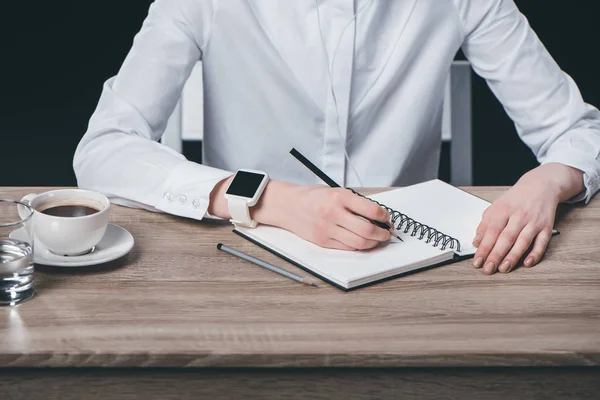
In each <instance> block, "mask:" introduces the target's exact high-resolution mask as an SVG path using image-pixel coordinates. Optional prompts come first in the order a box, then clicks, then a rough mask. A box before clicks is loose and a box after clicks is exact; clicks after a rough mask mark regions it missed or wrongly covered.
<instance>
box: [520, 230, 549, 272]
mask: <svg viewBox="0 0 600 400" xmlns="http://www.w3.org/2000/svg"><path fill="white" fill-rule="evenodd" d="M551 237H552V229H551V228H546V229H544V230H543V231H541V232H540V233H539V234H538V235H537V236H536V238H535V241H534V242H533V249H531V251H530V252H529V254H528V255H527V258H526V259H525V266H526V267H533V266H534V265H535V264H537V263H538V262H540V260H541V259H542V256H543V255H544V253H545V252H546V248H547V247H548V243H550V238H551Z"/></svg>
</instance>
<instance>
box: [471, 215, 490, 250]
mask: <svg viewBox="0 0 600 400" xmlns="http://www.w3.org/2000/svg"><path fill="white" fill-rule="evenodd" d="M487 225H488V219H487V218H485V217H482V218H481V222H480V223H479V225H478V226H477V229H476V230H475V238H473V247H479V245H480V244H481V241H482V240H483V235H484V233H485V231H486V229H487Z"/></svg>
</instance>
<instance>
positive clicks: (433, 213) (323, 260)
mask: <svg viewBox="0 0 600 400" xmlns="http://www.w3.org/2000/svg"><path fill="white" fill-rule="evenodd" d="M369 198H370V199H372V200H375V201H377V202H379V203H381V204H382V205H384V206H387V207H388V208H389V209H388V211H390V213H391V216H392V221H394V226H395V227H396V228H397V229H396V232H397V233H398V234H399V236H400V237H401V238H402V239H403V240H404V242H400V241H398V240H390V242H388V243H384V244H382V245H380V246H378V247H377V248H375V249H372V250H368V251H356V252H353V251H343V250H332V249H324V248H321V247H319V246H317V245H315V244H313V243H311V242H308V241H306V240H303V239H301V238H299V237H298V236H296V235H294V234H293V233H290V232H288V231H286V230H283V229H280V228H275V227H272V226H266V225H261V226H258V227H257V228H255V229H248V228H242V227H237V228H236V229H235V232H236V233H238V234H239V235H241V236H243V237H245V238H246V239H248V240H250V241H252V242H254V243H255V244H257V245H259V246H261V247H263V248H265V249H267V250H269V251H271V252H272V253H274V254H276V255H278V256H279V257H281V258H283V259H285V260H287V261H289V262H291V263H293V264H295V265H296V266H298V267H300V268H303V269H304V270H306V271H308V272H310V273H312V274H314V275H316V276H318V277H319V278H321V279H323V280H325V281H327V282H329V283H331V284H333V285H335V286H337V287H338V288H340V289H343V290H352V289H356V288H358V287H362V286H365V285H368V284H372V283H374V282H378V281H381V280H384V279H389V278H391V277H395V276H398V275H402V274H406V273H409V272H413V271H417V270H421V269H425V268H431V267H434V266H439V265H442V264H445V263H449V262H452V261H454V260H459V259H462V258H465V257H468V256H472V255H473V254H475V248H474V247H473V246H472V244H471V242H472V241H473V238H474V237H475V230H476V229H477V226H478V225H479V222H480V220H481V215H482V213H483V211H484V210H485V209H486V208H487V207H488V206H489V205H490V203H489V202H487V201H485V200H482V199H480V198H478V197H475V196H473V195H471V194H469V193H467V192H464V191H462V190H460V189H458V188H456V187H454V186H452V185H449V184H447V183H444V182H442V181H440V180H432V181H428V182H424V183H420V184H417V185H413V186H408V187H405V188H401V189H395V190H391V191H388V192H385V193H380V194H376V195H372V196H369ZM436 243H437V244H436Z"/></svg>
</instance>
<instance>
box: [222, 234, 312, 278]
mask: <svg viewBox="0 0 600 400" xmlns="http://www.w3.org/2000/svg"><path fill="white" fill-rule="evenodd" d="M217 249H219V250H221V251H224V252H225V253H229V254H231V255H233V256H236V257H239V258H241V259H242V260H245V261H248V262H251V263H252V264H254V265H258V266H259V267H262V268H265V269H268V270H269V271H272V272H275V273H277V274H279V275H282V276H285V277H286V278H289V279H292V280H294V281H296V282H299V283H301V284H303V285H306V286H312V287H316V288H318V287H319V285H317V284H316V283H315V282H313V281H311V280H310V279H307V278H304V277H302V276H299V275H296V274H294V273H291V272H289V271H286V270H285V269H282V268H279V267H276V266H274V265H271V264H269V263H268V262H265V261H263V260H259V259H258V258H255V257H252V256H251V255H248V254H246V253H244V252H241V251H239V250H236V249H232V248H231V247H229V246H225V245H224V244H223V243H219V244H218V245H217Z"/></svg>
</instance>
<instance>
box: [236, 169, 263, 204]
mask: <svg viewBox="0 0 600 400" xmlns="http://www.w3.org/2000/svg"><path fill="white" fill-rule="evenodd" d="M264 177H265V176H264V175H263V174H255V173H252V172H247V171H238V172H237V174H236V175H235V178H233V181H232V182H231V185H229V189H227V194H232V195H234V196H241V197H248V198H252V197H254V194H255V193H256V191H257V190H258V188H259V186H260V183H261V182H262V181H263V178H264Z"/></svg>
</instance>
